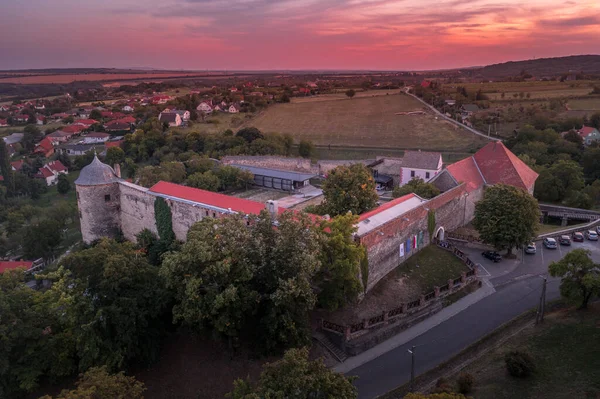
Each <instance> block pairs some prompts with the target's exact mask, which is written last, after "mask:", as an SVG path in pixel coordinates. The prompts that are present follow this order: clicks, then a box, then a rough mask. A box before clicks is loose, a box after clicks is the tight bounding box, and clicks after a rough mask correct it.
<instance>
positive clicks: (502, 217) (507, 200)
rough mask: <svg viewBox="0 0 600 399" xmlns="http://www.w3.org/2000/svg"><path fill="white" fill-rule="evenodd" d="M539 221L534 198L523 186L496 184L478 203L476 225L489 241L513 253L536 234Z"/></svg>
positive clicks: (488, 242) (487, 242) (486, 191)
mask: <svg viewBox="0 0 600 399" xmlns="http://www.w3.org/2000/svg"><path fill="white" fill-rule="evenodd" d="M539 221H540V210H539V206H538V203H537V201H536V199H535V198H533V197H532V196H531V195H530V194H529V193H528V192H526V191H525V190H522V189H520V188H517V187H513V186H507V185H504V184H497V185H494V186H491V187H488V188H487V189H486V190H485V193H484V195H483V199H482V200H481V201H479V202H478V203H477V205H476V206H475V218H474V220H473V225H474V226H475V228H476V229H477V231H478V232H479V236H480V237H481V239H482V240H483V241H484V242H485V243H486V244H490V245H493V246H494V247H495V248H497V249H501V250H502V249H506V250H508V252H509V254H510V253H511V251H512V249H513V248H515V247H519V246H522V245H525V244H527V243H528V242H530V241H531V239H532V238H533V237H535V236H536V233H537V229H538V225H539Z"/></svg>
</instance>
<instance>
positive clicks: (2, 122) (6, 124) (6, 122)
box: [0, 119, 8, 126]
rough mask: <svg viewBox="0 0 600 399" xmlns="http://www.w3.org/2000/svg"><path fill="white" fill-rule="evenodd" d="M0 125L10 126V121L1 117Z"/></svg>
mask: <svg viewBox="0 0 600 399" xmlns="http://www.w3.org/2000/svg"><path fill="white" fill-rule="evenodd" d="M0 126H8V121H7V120H6V119H0Z"/></svg>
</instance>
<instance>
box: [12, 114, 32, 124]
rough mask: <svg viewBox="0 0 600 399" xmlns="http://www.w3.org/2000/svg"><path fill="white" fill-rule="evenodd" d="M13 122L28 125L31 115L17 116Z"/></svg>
mask: <svg viewBox="0 0 600 399" xmlns="http://www.w3.org/2000/svg"><path fill="white" fill-rule="evenodd" d="M13 120H14V121H15V122H17V123H26V122H27V121H28V120H29V115H27V114H17V115H15V116H14V117H13Z"/></svg>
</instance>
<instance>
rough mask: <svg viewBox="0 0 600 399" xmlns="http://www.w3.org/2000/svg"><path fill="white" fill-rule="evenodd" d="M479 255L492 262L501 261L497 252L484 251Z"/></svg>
mask: <svg viewBox="0 0 600 399" xmlns="http://www.w3.org/2000/svg"><path fill="white" fill-rule="evenodd" d="M481 255H483V257H484V258H488V259H489V260H491V261H494V262H500V261H501V260H502V256H501V255H500V254H499V253H498V252H494V251H484V252H482V253H481Z"/></svg>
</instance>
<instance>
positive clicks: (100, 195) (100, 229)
mask: <svg viewBox="0 0 600 399" xmlns="http://www.w3.org/2000/svg"><path fill="white" fill-rule="evenodd" d="M75 189H76V192H77V203H78V206H79V219H80V223H81V235H82V237H83V241H84V242H86V243H90V242H92V241H95V240H97V239H99V238H102V237H113V236H115V235H117V234H118V232H119V228H120V226H121V220H120V217H121V215H120V190H119V186H118V185H117V184H103V185H97V186H76V187H75Z"/></svg>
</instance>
